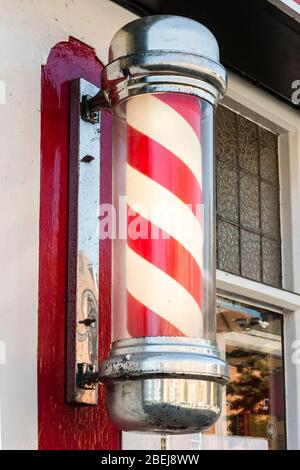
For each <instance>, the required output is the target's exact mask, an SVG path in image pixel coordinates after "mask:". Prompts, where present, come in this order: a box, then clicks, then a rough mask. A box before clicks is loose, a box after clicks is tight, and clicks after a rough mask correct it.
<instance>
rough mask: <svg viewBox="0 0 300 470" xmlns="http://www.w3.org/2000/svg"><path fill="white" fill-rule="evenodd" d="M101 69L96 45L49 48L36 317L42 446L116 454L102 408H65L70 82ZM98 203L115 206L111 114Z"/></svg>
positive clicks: (105, 332) (103, 264) (103, 256)
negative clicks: (105, 451)
mask: <svg viewBox="0 0 300 470" xmlns="http://www.w3.org/2000/svg"><path fill="white" fill-rule="evenodd" d="M101 70H102V65H101V63H100V62H99V60H98V59H97V57H96V56H95V52H94V50H93V49H92V48H90V47H88V46H86V45H85V44H83V43H81V42H80V41H78V40H76V39H73V38H70V40H69V41H68V42H60V43H58V44H57V45H56V46H55V47H53V49H52V50H51V52H50V54H49V57H48V60H47V63H46V65H45V66H43V67H42V83H41V87H42V88H41V194H40V256H39V315H38V430H39V440H38V442H39V444H38V445H39V449H108V450H110V449H118V448H119V442H120V440H119V432H118V431H117V430H116V429H115V428H114V427H113V426H112V424H111V422H110V421H109V419H108V416H107V414H106V409H105V404H104V390H103V387H102V386H100V387H99V405H98V406H95V407H93V406H89V407H80V406H74V405H69V404H67V403H66V396H65V374H66V341H67V338H66V312H67V304H66V296H67V253H68V192H69V189H68V173H69V169H68V156H69V84H70V80H73V79H76V78H84V79H86V80H88V81H90V82H91V83H93V84H94V85H96V86H99V81H100V72H101ZM100 200H101V202H104V203H110V202H111V115H110V113H109V112H107V111H106V112H103V115H102V121H101V181H100ZM99 282H100V285H99V291H100V299H99V318H100V321H99V324H100V340H99V356H100V361H101V360H102V358H103V357H105V356H107V354H108V350H109V346H110V331H111V314H110V311H111V295H110V292H111V290H110V283H111V243H110V241H109V240H107V241H106V240H105V241H102V242H101V247H100V280H99Z"/></svg>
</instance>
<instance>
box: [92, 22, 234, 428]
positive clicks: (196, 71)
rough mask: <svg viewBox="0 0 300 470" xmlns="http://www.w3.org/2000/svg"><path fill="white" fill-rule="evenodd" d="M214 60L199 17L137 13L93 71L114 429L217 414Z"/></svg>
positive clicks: (218, 83) (220, 81)
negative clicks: (108, 177)
mask: <svg viewBox="0 0 300 470" xmlns="http://www.w3.org/2000/svg"><path fill="white" fill-rule="evenodd" d="M218 60H219V52H218V45H217V43H216V40H215V38H214V36H213V35H212V34H211V33H210V32H209V31H208V30H207V29H206V28H205V27H204V26H202V25H200V24H199V23H197V22H195V21H193V20H190V19H187V18H181V17H173V16H157V17H145V18H141V19H139V20H136V21H133V22H132V23H130V24H128V25H126V26H125V27H124V28H122V29H121V30H120V31H119V32H118V33H117V34H116V35H115V36H114V38H113V40H112V42H111V48H110V63H109V64H108V65H107V67H106V68H105V69H104V73H103V76H102V89H103V93H104V96H105V97H106V99H107V100H108V101H109V103H110V105H111V106H112V108H113V128H114V129H113V201H114V205H115V209H116V213H117V226H116V232H115V233H116V235H117V238H116V239H115V240H114V241H113V285H112V304H113V308H112V310H113V312H112V315H113V316H112V323H113V324H112V337H113V343H112V348H111V352H110V356H109V358H108V359H107V360H106V361H105V362H104V363H103V364H102V366H101V378H102V380H103V382H104V383H105V384H106V400H107V407H108V411H109V414H110V416H111V419H112V420H113V421H114V423H115V424H116V425H117V426H118V427H119V428H120V429H122V430H133V431H146V432H156V431H157V432H172V433H182V432H198V431H201V430H203V429H205V428H207V427H208V426H210V425H211V424H213V423H214V422H215V421H216V419H217V418H218V416H219V414H220V411H221V404H222V403H221V396H222V394H221V389H222V385H223V384H224V383H226V382H227V380H228V372H227V366H226V364H225V362H224V361H223V360H222V359H221V358H220V357H219V353H218V350H217V347H216V342H215V339H216V331H215V233H214V226H215V225H214V218H215V207H214V154H213V139H214V135H213V132H214V126H213V124H214V123H213V108H214V105H215V104H216V103H217V101H218V99H219V97H220V96H221V95H222V94H223V93H224V91H225V87H226V72H225V70H224V69H223V67H222V66H221V65H220V64H219V62H218ZM124 198H125V200H126V216H125V219H126V220H125V222H126V223H125V225H126V230H125V233H124V231H123V230H121V228H122V221H120V220H119V215H120V207H121V206H123V200H124ZM121 199H122V202H121ZM100 295H101V294H100Z"/></svg>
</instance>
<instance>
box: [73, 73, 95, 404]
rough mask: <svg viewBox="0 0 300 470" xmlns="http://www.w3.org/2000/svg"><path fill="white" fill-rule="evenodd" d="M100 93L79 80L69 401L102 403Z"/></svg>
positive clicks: (75, 97)
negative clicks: (95, 102)
mask: <svg viewBox="0 0 300 470" xmlns="http://www.w3.org/2000/svg"><path fill="white" fill-rule="evenodd" d="M98 92H99V88H97V87H95V86H94V85H92V84H91V83H89V82H87V81H85V80H83V79H78V80H74V81H72V82H71V86H70V162H69V233H68V294H67V335H68V337H67V401H68V402H69V403H79V404H83V405H84V404H85V405H96V404H97V403H98V383H95V382H94V381H93V382H91V381H89V380H86V379H85V377H86V374H96V375H97V374H98V340H99V334H98V330H99V312H98V308H99V302H98V297H99V288H98V282H99V234H98V223H99V219H98V216H99V206H100V138H101V136H100V121H101V116H100V113H99V112H98V111H95V110H94V111H92V110H91V108H90V107H89V106H88V105H87V103H88V99H87V97H90V96H95V95H97V93H98Z"/></svg>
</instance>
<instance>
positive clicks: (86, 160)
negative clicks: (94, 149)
mask: <svg viewBox="0 0 300 470" xmlns="http://www.w3.org/2000/svg"><path fill="white" fill-rule="evenodd" d="M93 160H95V157H92V155H85V156H84V157H83V158H82V159H81V160H80V161H81V162H82V163H91V162H92V161H93Z"/></svg>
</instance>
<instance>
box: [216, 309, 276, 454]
mask: <svg viewBox="0 0 300 470" xmlns="http://www.w3.org/2000/svg"><path fill="white" fill-rule="evenodd" d="M217 325H218V332H219V336H220V345H219V347H220V348H221V349H222V348H223V350H224V351H225V353H226V360H227V362H228V364H229V367H230V378H231V381H230V383H229V385H228V386H227V387H226V415H225V416H223V417H222V421H221V423H219V430H220V429H222V433H223V435H227V436H245V437H251V438H252V439H253V446H254V448H255V446H256V445H257V446H259V442H260V440H263V441H264V443H265V445H266V446H267V448H269V449H272V450H276V449H283V448H285V405H284V375H283V370H284V368H283V358H282V316H281V315H279V314H276V313H272V312H270V311H268V310H263V309H257V308H252V307H247V306H245V305H242V304H238V303H233V302H230V303H229V302H227V301H224V300H220V301H219V307H218V311H217Z"/></svg>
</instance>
